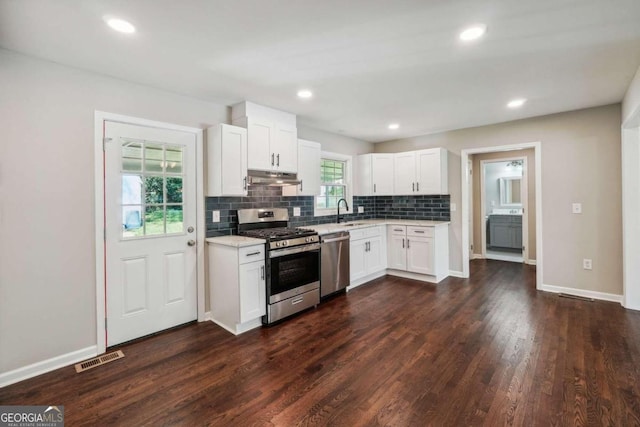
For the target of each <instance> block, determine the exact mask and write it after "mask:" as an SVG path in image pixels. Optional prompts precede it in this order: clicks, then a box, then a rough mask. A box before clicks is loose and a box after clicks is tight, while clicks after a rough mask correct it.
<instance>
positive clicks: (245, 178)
mask: <svg viewBox="0 0 640 427" xmlns="http://www.w3.org/2000/svg"><path fill="white" fill-rule="evenodd" d="M244 189H245V190H246V189H247V177H246V176H245V177H244Z"/></svg>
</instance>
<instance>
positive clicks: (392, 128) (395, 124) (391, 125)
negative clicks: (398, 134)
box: [389, 123, 400, 130]
mask: <svg viewBox="0 0 640 427" xmlns="http://www.w3.org/2000/svg"><path fill="white" fill-rule="evenodd" d="M399 127H400V125H399V124H398V123H391V124H390V125H389V129H391V130H396V129H398V128H399Z"/></svg>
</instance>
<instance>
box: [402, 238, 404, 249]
mask: <svg viewBox="0 0 640 427" xmlns="http://www.w3.org/2000/svg"><path fill="white" fill-rule="evenodd" d="M402 249H404V239H402Z"/></svg>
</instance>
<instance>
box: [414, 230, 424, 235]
mask: <svg viewBox="0 0 640 427" xmlns="http://www.w3.org/2000/svg"><path fill="white" fill-rule="evenodd" d="M413 232H414V233H420V234H424V230H413Z"/></svg>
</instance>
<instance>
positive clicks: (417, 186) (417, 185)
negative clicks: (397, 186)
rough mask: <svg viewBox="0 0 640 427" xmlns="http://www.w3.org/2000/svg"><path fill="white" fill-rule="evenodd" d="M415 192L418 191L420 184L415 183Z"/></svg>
mask: <svg viewBox="0 0 640 427" xmlns="http://www.w3.org/2000/svg"><path fill="white" fill-rule="evenodd" d="M416 191H420V183H419V182H416Z"/></svg>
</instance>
